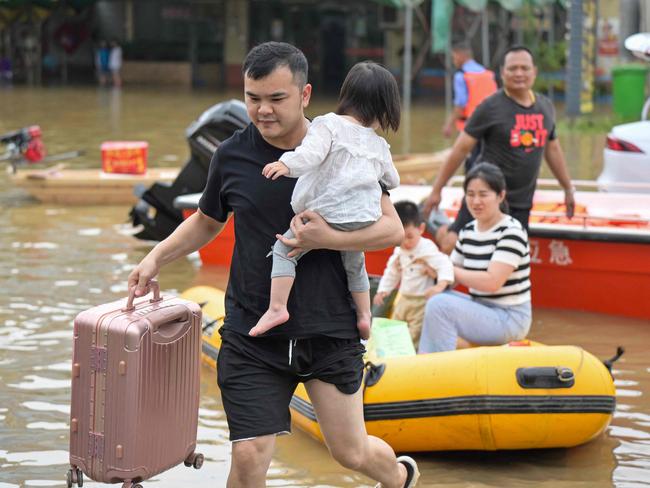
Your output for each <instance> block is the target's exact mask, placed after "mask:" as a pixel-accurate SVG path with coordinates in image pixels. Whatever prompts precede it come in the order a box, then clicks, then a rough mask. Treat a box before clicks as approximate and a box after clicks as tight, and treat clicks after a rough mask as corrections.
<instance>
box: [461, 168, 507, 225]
mask: <svg viewBox="0 0 650 488" xmlns="http://www.w3.org/2000/svg"><path fill="white" fill-rule="evenodd" d="M477 179H478V180H481V181H484V182H485V184H486V185H487V186H489V187H490V189H491V190H492V191H494V192H495V193H496V194H497V195H499V194H501V192H502V191H505V189H506V178H505V176H503V172H502V171H501V169H500V168H499V167H498V166H496V165H494V164H492V163H488V162H487V161H483V162H480V163H477V164H475V165H474V166H472V169H470V170H469V171H468V172H467V175H465V181H464V182H463V190H465V193H467V186H468V185H469V183H470V182H471V181H472V180H477ZM499 210H501V211H502V212H504V213H508V202H506V200H505V198H504V199H503V201H502V202H501V205H499Z"/></svg>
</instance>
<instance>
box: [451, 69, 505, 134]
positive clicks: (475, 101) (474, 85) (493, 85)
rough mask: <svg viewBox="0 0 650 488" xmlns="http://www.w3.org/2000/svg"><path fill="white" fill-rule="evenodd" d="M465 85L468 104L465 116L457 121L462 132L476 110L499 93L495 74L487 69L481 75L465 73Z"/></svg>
mask: <svg viewBox="0 0 650 488" xmlns="http://www.w3.org/2000/svg"><path fill="white" fill-rule="evenodd" d="M463 78H464V79H465V85H467V104H466V105H465V108H464V110H463V116H462V118H460V119H457V120H456V128H457V129H458V131H459V132H460V131H462V130H463V129H464V128H465V122H466V121H467V119H469V117H470V115H472V113H474V109H476V107H478V106H479V104H480V103H481V102H482V101H483V100H485V99H486V98H487V97H489V96H490V95H492V94H493V93H494V92H496V91H497V82H496V81H494V72H492V71H490V70H489V69H486V70H485V71H481V72H480V73H465V72H464V73H463Z"/></svg>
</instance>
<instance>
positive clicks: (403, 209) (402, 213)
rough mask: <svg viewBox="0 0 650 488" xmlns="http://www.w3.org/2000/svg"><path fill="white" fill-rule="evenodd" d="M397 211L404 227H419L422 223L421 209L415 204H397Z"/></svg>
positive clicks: (405, 201)
mask: <svg viewBox="0 0 650 488" xmlns="http://www.w3.org/2000/svg"><path fill="white" fill-rule="evenodd" d="M395 210H396V211H397V215H398V216H399V220H400V222H402V227H406V226H407V225H413V226H415V227H418V226H419V225H420V224H421V223H422V215H420V209H418V206H417V205H416V204H415V203H413V202H409V201H408V200H402V201H399V202H396V203H395Z"/></svg>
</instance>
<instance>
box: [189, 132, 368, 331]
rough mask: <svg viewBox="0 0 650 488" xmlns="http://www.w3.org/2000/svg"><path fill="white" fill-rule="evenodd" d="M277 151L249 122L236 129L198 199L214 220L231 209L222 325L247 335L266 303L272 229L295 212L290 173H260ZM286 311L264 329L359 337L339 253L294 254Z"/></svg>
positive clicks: (286, 223) (216, 158)
mask: <svg viewBox="0 0 650 488" xmlns="http://www.w3.org/2000/svg"><path fill="white" fill-rule="evenodd" d="M284 152H285V151H284V150H283V149H279V148H276V147H274V146H272V145H270V144H269V143H268V142H266V141H265V140H264V139H263V138H262V136H261V135H260V133H259V131H258V130H257V128H256V127H255V126H254V125H253V124H250V125H249V126H248V127H246V128H245V129H242V130H239V131H237V132H235V133H234V134H233V136H232V137H230V138H229V139H228V140H226V141H224V142H223V144H221V145H220V146H219V148H218V149H217V151H216V153H215V154H214V156H213V158H212V161H211V163H210V171H209V174H208V182H207V185H206V187H205V190H204V192H203V196H202V197H201V200H200V201H199V208H200V209H201V211H202V212H203V213H205V214H206V215H209V216H210V217H212V218H214V219H215V220H217V221H219V222H225V221H226V219H227V218H228V214H229V213H230V212H233V216H234V219H235V248H234V251H233V256H232V263H231V265H230V278H229V280H228V289H227V291H226V319H225V323H224V327H225V328H227V329H231V330H233V331H236V332H239V333H241V334H248V332H249V331H250V329H251V328H252V327H253V326H255V324H256V323H257V321H258V320H259V318H260V317H261V316H262V314H263V313H264V312H265V311H266V309H267V308H268V306H269V294H270V290H271V265H272V258H271V257H266V256H267V254H268V253H269V251H270V250H271V248H272V246H273V244H274V243H275V240H276V239H275V235H276V234H283V233H284V232H285V231H286V230H287V229H288V228H289V223H290V221H291V219H292V218H293V216H294V213H293V210H292V209H291V205H290V201H291V194H292V192H293V187H294V186H295V184H296V179H295V178H286V177H281V178H278V179H277V180H267V179H266V178H265V177H264V176H262V168H263V167H264V165H266V164H268V163H271V162H273V161H277V160H278V159H279V158H280V156H281V155H282V154H283V153H284ZM217 238H218V237H217ZM288 309H289V314H290V315H291V317H290V318H289V321H288V322H286V323H284V324H282V325H280V326H278V327H275V328H274V329H271V330H270V331H269V332H268V333H267V334H265V335H268V336H271V335H273V336H278V337H287V338H292V339H295V338H305V337H312V336H316V335H325V336H330V337H338V338H343V339H349V338H355V337H358V332H357V328H356V314H355V313H354V310H353V305H352V299H351V296H350V293H349V292H348V285H347V277H346V274H345V270H344V268H343V263H342V261H341V254H340V253H339V252H338V251H330V250H314V251H311V252H309V253H307V254H306V255H304V256H303V257H302V258H301V259H300V261H299V262H298V267H297V268H296V280H295V282H294V286H293V289H292V291H291V295H290V296H289V303H288Z"/></svg>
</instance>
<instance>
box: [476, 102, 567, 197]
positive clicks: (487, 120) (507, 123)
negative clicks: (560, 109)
mask: <svg viewBox="0 0 650 488" xmlns="http://www.w3.org/2000/svg"><path fill="white" fill-rule="evenodd" d="M465 132H466V133H467V134H469V135H470V136H472V137H474V138H475V139H479V140H483V153H482V156H481V158H480V161H487V162H490V163H492V164H496V165H497V166H498V167H499V168H501V170H502V171H503V174H504V175H505V177H506V188H507V196H506V199H507V200H508V204H509V205H510V206H511V207H512V208H519V209H530V208H531V207H532V202H533V194H534V193H535V185H536V182H537V176H538V175H539V169H540V167H541V164H542V157H543V155H544V150H545V148H546V144H547V143H548V141H550V140H553V139H555V137H556V135H555V110H554V108H553V104H552V103H551V101H550V100H549V99H548V98H546V97H544V96H543V95H540V94H538V93H535V103H534V104H533V105H531V106H530V107H524V106H522V105H519V104H518V103H517V102H515V101H514V100H513V99H511V98H510V97H508V96H507V95H506V94H505V93H504V91H503V90H499V91H498V92H496V93H495V94H493V95H491V96H489V97H488V98H486V99H485V100H484V101H483V102H482V103H481V104H480V105H479V106H478V107H476V110H475V111H474V113H473V114H472V116H471V117H470V118H469V121H468V122H467V124H466V125H465Z"/></svg>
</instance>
